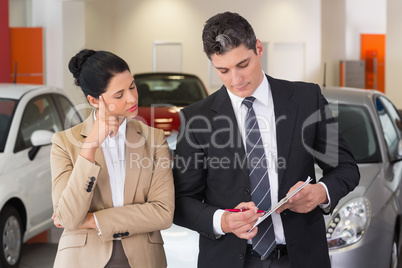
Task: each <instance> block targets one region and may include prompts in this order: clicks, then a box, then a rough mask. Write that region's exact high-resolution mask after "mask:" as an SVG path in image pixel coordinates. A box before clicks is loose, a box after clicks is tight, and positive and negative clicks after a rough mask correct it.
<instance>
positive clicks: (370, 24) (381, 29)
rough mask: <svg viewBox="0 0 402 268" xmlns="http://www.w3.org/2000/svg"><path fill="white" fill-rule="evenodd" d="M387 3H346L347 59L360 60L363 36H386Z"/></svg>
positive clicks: (368, 0)
mask: <svg viewBox="0 0 402 268" xmlns="http://www.w3.org/2000/svg"><path fill="white" fill-rule="evenodd" d="M386 17H387V1H384V0H348V1H346V58H347V59H348V60H359V59H360V35H361V34H385V33H386V31H387V27H386V25H387V20H386Z"/></svg>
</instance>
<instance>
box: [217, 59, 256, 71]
mask: <svg viewBox="0 0 402 268" xmlns="http://www.w3.org/2000/svg"><path fill="white" fill-rule="evenodd" d="M248 60H249V58H247V59H244V60H242V61H241V62H239V63H237V64H236V66H239V65H242V64H243V63H245V62H247V61H248ZM215 69H218V70H227V69H228V68H226V67H215Z"/></svg>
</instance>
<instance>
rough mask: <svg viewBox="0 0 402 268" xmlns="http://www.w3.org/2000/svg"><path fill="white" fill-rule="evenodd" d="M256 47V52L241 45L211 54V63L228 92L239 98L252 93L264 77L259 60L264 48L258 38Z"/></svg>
mask: <svg viewBox="0 0 402 268" xmlns="http://www.w3.org/2000/svg"><path fill="white" fill-rule="evenodd" d="M256 49H257V54H255V53H254V51H253V50H252V49H248V48H247V47H246V46H244V45H241V46H239V47H237V48H234V49H232V50H230V51H229V52H226V53H225V54H223V55H220V54H213V55H211V62H212V65H213V66H214V67H215V69H216V72H217V73H218V75H219V78H220V79H221V81H222V83H223V84H224V85H225V87H226V88H227V89H228V90H229V91H230V92H232V93H233V94H235V95H236V96H239V97H241V98H245V97H248V96H250V95H251V94H253V93H254V91H255V90H256V89H257V87H258V86H259V85H260V84H261V82H262V80H263V78H264V74H263V73H262V71H261V61H260V60H261V57H262V54H263V51H264V49H263V46H262V44H261V42H260V41H259V40H257V44H256Z"/></svg>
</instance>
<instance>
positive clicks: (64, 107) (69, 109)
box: [54, 94, 82, 129]
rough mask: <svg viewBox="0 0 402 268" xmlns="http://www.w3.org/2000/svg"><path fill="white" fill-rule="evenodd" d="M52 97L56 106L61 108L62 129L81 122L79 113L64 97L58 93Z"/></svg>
mask: <svg viewBox="0 0 402 268" xmlns="http://www.w3.org/2000/svg"><path fill="white" fill-rule="evenodd" d="M54 97H55V100H56V104H57V107H60V108H61V121H62V123H63V126H64V129H67V128H71V127H73V126H75V125H77V124H79V123H81V122H82V120H81V117H80V115H79V114H78V112H77V111H76V109H75V108H74V106H73V105H72V103H71V102H70V101H69V100H68V99H67V98H66V97H64V96H62V95H59V94H55V95H54ZM66 118H67V120H66Z"/></svg>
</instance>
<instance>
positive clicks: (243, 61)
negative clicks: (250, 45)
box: [236, 58, 249, 66]
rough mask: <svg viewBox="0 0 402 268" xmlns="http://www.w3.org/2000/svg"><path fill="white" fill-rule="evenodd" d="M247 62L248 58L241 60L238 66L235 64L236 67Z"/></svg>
mask: <svg viewBox="0 0 402 268" xmlns="http://www.w3.org/2000/svg"><path fill="white" fill-rule="evenodd" d="M248 60H249V58H247V59H245V60H242V61H241V62H239V63H238V64H236V66H239V65H242V64H243V63H245V62H247V61H248Z"/></svg>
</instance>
